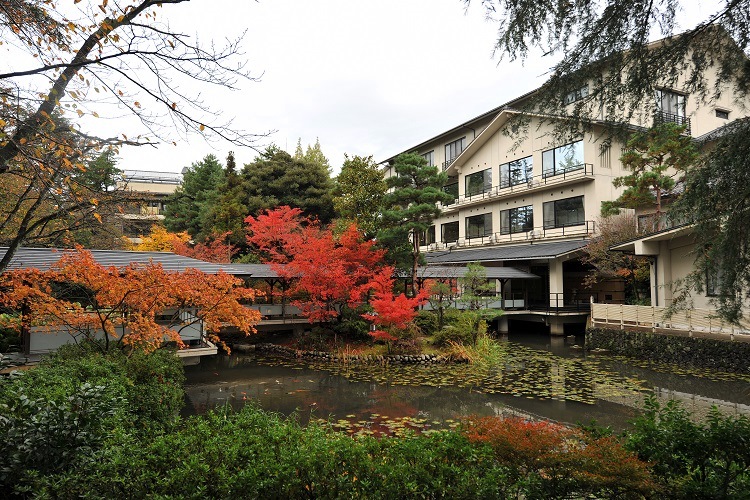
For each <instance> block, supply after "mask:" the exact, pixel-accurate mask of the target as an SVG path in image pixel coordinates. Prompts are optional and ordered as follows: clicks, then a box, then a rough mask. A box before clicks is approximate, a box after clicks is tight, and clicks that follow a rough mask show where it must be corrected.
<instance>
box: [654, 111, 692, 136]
mask: <svg viewBox="0 0 750 500" xmlns="http://www.w3.org/2000/svg"><path fill="white" fill-rule="evenodd" d="M662 123H676V124H677V125H685V135H690V118H688V117H686V116H684V115H676V114H674V113H667V112H666V111H656V112H655V113H654V125H659V124H662Z"/></svg>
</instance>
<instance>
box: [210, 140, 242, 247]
mask: <svg viewBox="0 0 750 500" xmlns="http://www.w3.org/2000/svg"><path fill="white" fill-rule="evenodd" d="M244 199H245V191H244V187H243V183H242V176H240V174H239V173H238V172H237V164H236V162H235V159H234V153H233V152H231V151H230V152H229V154H228V155H227V164H226V167H225V168H224V178H223V181H222V182H221V183H220V184H219V186H218V187H217V197H216V202H215V203H214V204H213V205H212V206H210V210H209V214H208V215H207V217H206V221H205V226H204V227H203V228H201V232H200V234H198V235H197V236H198V238H197V239H198V240H199V241H201V242H204V241H205V240H206V239H207V238H211V237H215V236H216V235H221V234H225V233H227V232H228V233H230V234H229V235H228V239H229V242H230V243H231V244H232V245H234V246H236V247H238V248H241V249H244V248H245V247H246V241H245V223H244V220H245V217H246V216H247V214H248V211H247V207H246V206H245V204H244Z"/></svg>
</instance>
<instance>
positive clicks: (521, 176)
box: [500, 156, 534, 188]
mask: <svg viewBox="0 0 750 500" xmlns="http://www.w3.org/2000/svg"><path fill="white" fill-rule="evenodd" d="M533 175H534V163H533V158H532V157H531V156H527V157H526V158H521V159H520V160H514V161H512V162H509V163H503V164H502V165H500V187H501V188H506V187H510V186H515V185H516V184H523V183H525V182H529V181H530V180H531V177H532V176H533Z"/></svg>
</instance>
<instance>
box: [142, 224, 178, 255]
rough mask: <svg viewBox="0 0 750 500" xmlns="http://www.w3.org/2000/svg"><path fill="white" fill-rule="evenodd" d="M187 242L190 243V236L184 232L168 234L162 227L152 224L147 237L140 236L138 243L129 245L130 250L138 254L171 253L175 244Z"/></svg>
mask: <svg viewBox="0 0 750 500" xmlns="http://www.w3.org/2000/svg"><path fill="white" fill-rule="evenodd" d="M188 241H190V235H188V234H187V233H186V232H185V231H183V232H181V233H170V232H169V231H167V228H165V227H164V226H160V225H157V224H154V225H153V226H151V233H150V234H149V235H148V236H142V237H141V242H140V243H137V244H131V245H130V250H136V251H139V252H173V251H174V245H175V242H181V243H187V242H188Z"/></svg>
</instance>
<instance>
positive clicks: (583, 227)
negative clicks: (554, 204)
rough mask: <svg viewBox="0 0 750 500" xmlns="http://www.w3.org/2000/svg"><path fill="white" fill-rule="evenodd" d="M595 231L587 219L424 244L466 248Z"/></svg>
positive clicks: (564, 236) (443, 247)
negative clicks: (569, 223)
mask: <svg viewBox="0 0 750 500" xmlns="http://www.w3.org/2000/svg"><path fill="white" fill-rule="evenodd" d="M595 231H596V221H593V220H587V221H584V222H582V223H581V224H576V225H574V226H573V225H571V226H562V227H554V228H547V229H545V228H544V227H543V226H539V227H535V228H534V229H531V230H529V231H521V232H516V233H510V232H509V233H504V232H500V233H492V234H489V235H485V236H477V237H476V238H459V239H458V240H456V241H451V242H447V243H445V242H440V241H439V242H436V243H430V244H429V245H426V247H425V250H427V251H432V250H443V249H448V248H452V247H456V248H466V247H476V246H483V245H502V244H507V243H530V242H533V241H540V240H547V241H550V240H556V239H563V238H575V237H580V238H584V237H589V236H593V234H594V232H595Z"/></svg>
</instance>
